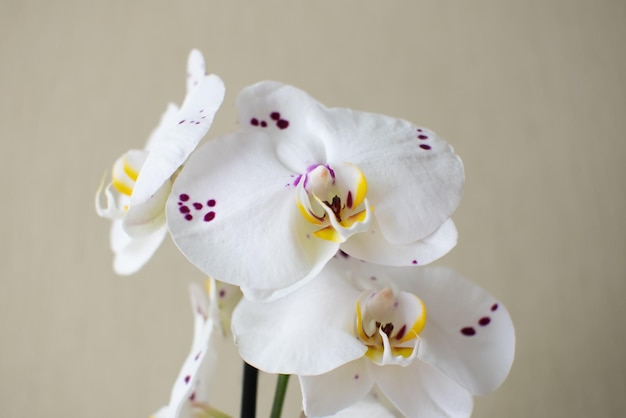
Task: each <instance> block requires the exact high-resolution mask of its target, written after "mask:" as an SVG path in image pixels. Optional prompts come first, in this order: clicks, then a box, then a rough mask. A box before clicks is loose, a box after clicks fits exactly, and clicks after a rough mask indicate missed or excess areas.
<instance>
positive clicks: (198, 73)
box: [187, 49, 206, 94]
mask: <svg viewBox="0 0 626 418" xmlns="http://www.w3.org/2000/svg"><path fill="white" fill-rule="evenodd" d="M205 75H206V67H205V65H204V57H203V56H202V53H201V52H200V51H198V50H197V49H192V50H191V52H190V53H189V57H188V58H187V94H189V93H191V91H192V90H193V89H194V88H195V87H196V86H197V85H198V83H200V80H201V79H202V77H204V76H205Z"/></svg>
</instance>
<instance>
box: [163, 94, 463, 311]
mask: <svg viewBox="0 0 626 418" xmlns="http://www.w3.org/2000/svg"><path fill="white" fill-rule="evenodd" d="M237 106H238V110H239V123H240V125H241V126H242V130H241V131H240V132H237V133H235V134H232V135H228V136H225V137H222V138H218V139H217V140H215V141H211V142H210V143H207V144H206V145H204V146H203V147H201V148H200V149H198V151H197V152H196V153H194V155H192V156H191V158H190V159H189V161H188V163H187V164H186V165H185V167H184V168H183V170H182V171H181V173H180V174H179V176H178V177H177V180H176V182H175V184H174V186H173V189H172V194H171V195H170V198H169V201H168V208H167V218H168V224H169V228H170V232H171V234H172V237H173V239H174V241H175V243H176V244H177V245H178V247H179V248H180V249H181V251H182V252H183V253H184V254H185V255H186V256H187V258H188V259H189V260H190V261H191V262H192V263H193V264H195V265H196V266H197V267H198V268H200V270H202V271H203V272H205V273H206V274H208V275H211V276H213V277H216V278H219V279H220V280H224V281H227V282H230V283H233V284H237V285H241V286H242V288H243V289H244V293H245V294H246V296H248V297H250V298H254V299H262V298H265V299H270V298H272V297H278V296H280V294H284V293H287V292H289V291H293V290H294V289H295V288H297V287H298V286H301V285H303V284H304V283H305V282H306V281H307V280H309V279H311V278H313V277H315V275H317V273H319V271H320V270H321V269H322V268H323V267H324V265H325V264H326V263H327V262H328V260H330V259H331V258H332V257H333V255H334V254H335V253H336V252H337V250H338V249H339V248H341V249H342V250H343V251H345V252H346V253H349V254H351V255H353V256H355V257H357V258H360V259H363V260H368V261H370V262H374V263H379V264H384V265H394V266H413V265H417V264H420V265H423V264H427V263H429V262H431V261H433V260H435V259H437V258H439V257H441V256H442V255H444V254H445V253H447V252H448V251H449V250H450V249H451V248H452V247H453V246H454V245H455V244H456V239H457V233H456V229H455V227H454V224H453V223H452V221H451V220H450V216H451V214H452V212H453V211H454V210H455V208H456V207H457V205H458V203H459V201H460V198H461V194H462V189H463V181H464V175H463V166H462V163H461V161H460V159H459V158H458V157H457V156H456V155H455V154H454V152H453V150H452V148H451V147H450V146H449V145H448V144H447V143H446V142H445V141H443V140H442V139H440V138H439V137H437V136H436V135H435V134H434V133H433V132H431V131H429V130H428V129H426V128H420V127H417V126H414V125H413V124H411V123H409V122H407V121H404V120H400V119H395V118H391V117H388V116H383V115H377V114H372V113H365V112H358V111H354V110H351V109H338V108H334V109H329V108H326V107H324V106H323V105H322V104H320V103H319V102H317V101H316V100H315V99H313V98H311V97H310V96H309V95H307V94H306V93H304V92H303V91H301V90H298V89H296V88H294V87H291V86H287V85H283V84H279V83H275V82H261V83H258V84H256V85H253V86H251V87H248V88H246V89H244V90H243V91H242V93H241V94H240V95H239V98H238V101H237ZM290 286H291V288H289V287H290ZM281 289H282V290H281Z"/></svg>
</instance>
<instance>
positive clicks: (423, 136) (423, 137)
mask: <svg viewBox="0 0 626 418" xmlns="http://www.w3.org/2000/svg"><path fill="white" fill-rule="evenodd" d="M417 137H418V138H419V139H428V137H427V136H426V135H418V136H417Z"/></svg>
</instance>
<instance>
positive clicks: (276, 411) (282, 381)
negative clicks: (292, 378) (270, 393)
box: [270, 374, 289, 418]
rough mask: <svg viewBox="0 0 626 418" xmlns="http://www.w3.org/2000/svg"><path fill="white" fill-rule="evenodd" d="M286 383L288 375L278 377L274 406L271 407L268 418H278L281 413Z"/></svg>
mask: <svg viewBox="0 0 626 418" xmlns="http://www.w3.org/2000/svg"><path fill="white" fill-rule="evenodd" d="M288 382H289V375H288V374H279V375H278V380H277V381H276V392H274V404H273V405H272V413H271V415H270V418H280V414H281V413H282V412H283V404H284V403H285V394H286V393H287V383H288Z"/></svg>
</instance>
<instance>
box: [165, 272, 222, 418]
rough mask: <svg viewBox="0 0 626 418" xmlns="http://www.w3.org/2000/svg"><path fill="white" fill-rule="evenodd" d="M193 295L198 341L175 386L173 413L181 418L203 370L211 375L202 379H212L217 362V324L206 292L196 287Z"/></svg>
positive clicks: (171, 399) (171, 400) (172, 401)
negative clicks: (215, 344) (209, 313)
mask: <svg viewBox="0 0 626 418" xmlns="http://www.w3.org/2000/svg"><path fill="white" fill-rule="evenodd" d="M190 292H191V299H192V307H193V313H194V338H193V343H192V346H191V350H190V351H189V355H188V356H187V358H186V359H185V362H184V363H183V367H182V368H181V370H180V372H179V373H178V377H177V378H176V380H175V382H174V386H173V387H172V393H171V395H170V403H169V410H170V411H171V412H172V413H173V416H174V417H178V416H179V414H180V411H181V410H182V408H183V406H185V404H186V403H188V402H187V401H188V400H189V398H190V396H192V393H193V391H194V389H195V388H196V386H197V384H198V379H199V374H200V370H203V371H206V372H208V373H206V375H203V376H202V378H203V379H206V378H209V377H210V371H211V369H212V368H213V366H214V361H215V357H213V355H214V354H215V347H214V343H215V341H214V340H215V338H214V336H215V330H216V329H217V325H216V323H215V321H214V318H212V317H210V316H209V317H207V316H206V315H207V311H208V309H207V302H206V298H205V297H204V294H203V291H202V289H201V288H200V287H199V286H197V285H195V284H194V285H192V286H191V287H190ZM207 356H208V357H207ZM207 361H208V362H209V363H210V365H209V366H208V367H207V365H206V364H205V363H206V362H207Z"/></svg>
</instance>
